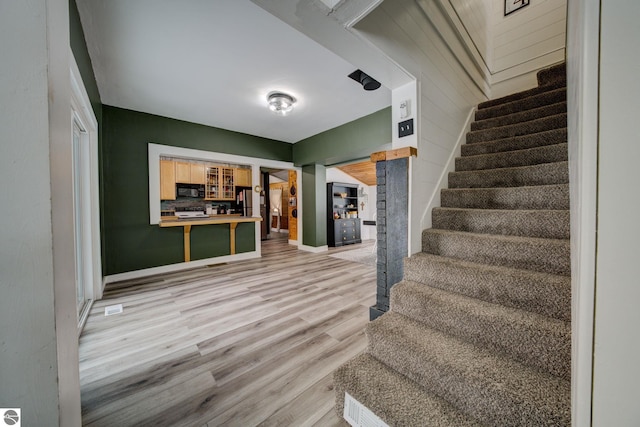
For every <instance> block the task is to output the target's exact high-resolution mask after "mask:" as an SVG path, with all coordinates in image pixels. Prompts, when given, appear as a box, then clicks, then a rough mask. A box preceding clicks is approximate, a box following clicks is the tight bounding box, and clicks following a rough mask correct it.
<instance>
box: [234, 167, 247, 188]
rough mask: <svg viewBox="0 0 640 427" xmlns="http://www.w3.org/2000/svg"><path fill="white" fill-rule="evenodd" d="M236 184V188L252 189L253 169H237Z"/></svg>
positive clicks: (235, 174)
mask: <svg viewBox="0 0 640 427" xmlns="http://www.w3.org/2000/svg"><path fill="white" fill-rule="evenodd" d="M234 184H235V185H236V187H251V169H245V168H235V169H234Z"/></svg>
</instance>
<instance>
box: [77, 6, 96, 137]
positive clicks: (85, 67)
mask: <svg viewBox="0 0 640 427" xmlns="http://www.w3.org/2000/svg"><path fill="white" fill-rule="evenodd" d="M69 37H70V43H71V51H72V52H73V57H74V58H75V59H76V63H77V64H78V70H80V75H81V76H82V82H83V83H84V87H85V89H86V90H87V95H89V101H90V102H91V107H92V108H93V113H94V114H95V115H96V119H97V120H98V128H100V124H101V123H102V102H101V101H100V92H99V91H98V84H97V83H96V76H95V75H94V74H93V66H92V65H91V58H90V57H89V51H88V50H87V42H86V40H85V38H84V31H83V30H82V23H81V22H80V14H79V13H78V7H77V6H76V2H75V0H69Z"/></svg>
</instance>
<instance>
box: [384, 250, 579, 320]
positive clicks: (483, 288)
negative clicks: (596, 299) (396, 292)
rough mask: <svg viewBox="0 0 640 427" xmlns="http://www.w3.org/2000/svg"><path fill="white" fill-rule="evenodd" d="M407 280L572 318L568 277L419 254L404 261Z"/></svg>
mask: <svg viewBox="0 0 640 427" xmlns="http://www.w3.org/2000/svg"><path fill="white" fill-rule="evenodd" d="M404 280H408V281H413V282H417V283H422V284H424V285H428V286H433V287H436V288H438V289H443V290H445V291H450V292H457V293H459V294H462V295H467V296H469V297H472V298H478V299H480V300H483V301H487V302H490V303H494V304H502V305H504V306H505V307H511V308H516V309H521V310H526V311H531V312H533V313H538V314H541V315H543V316H548V317H551V318H555V319H559V320H563V321H570V320H571V280H570V279H569V278H568V277H566V276H558V275H550V274H541V273H536V272H530V271H528V270H513V269H505V268H501V267H494V266H488V265H481V264H473V263H468V262H464V261H459V260H453V259H450V258H441V257H437V256H432V255H428V254H416V255H413V256H411V257H409V258H406V259H405V261H404ZM392 289H393V288H392Z"/></svg>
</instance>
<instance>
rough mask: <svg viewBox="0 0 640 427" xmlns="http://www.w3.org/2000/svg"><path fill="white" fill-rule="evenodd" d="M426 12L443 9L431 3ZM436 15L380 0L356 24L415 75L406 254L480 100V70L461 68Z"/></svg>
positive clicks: (403, 1)
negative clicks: (413, 152)
mask: <svg viewBox="0 0 640 427" xmlns="http://www.w3.org/2000/svg"><path fill="white" fill-rule="evenodd" d="M431 13H432V14H435V13H443V12H439V9H437V8H435V9H434V10H432V11H431ZM442 19H445V17H444V16H433V15H431V16H429V17H427V16H426V14H425V13H424V12H423V9H422V8H421V7H420V6H419V5H418V4H417V3H416V2H415V1H413V0H395V1H393V2H384V3H382V4H381V5H380V6H379V7H378V8H376V9H375V10H374V11H372V12H371V13H370V14H369V15H367V17H366V18H365V19H363V20H362V21H361V22H360V23H359V24H358V25H357V27H356V29H357V30H358V31H360V32H361V33H362V34H364V35H366V36H367V37H369V38H370V39H371V40H375V44H376V46H377V47H378V48H380V49H382V51H383V52H385V53H386V54H387V55H388V56H389V57H390V58H391V59H392V60H393V61H394V62H396V63H398V64H399V65H400V66H401V67H403V68H405V69H406V70H407V71H408V72H409V73H411V74H412V75H413V76H415V77H416V78H417V80H418V96H419V100H418V104H419V106H418V111H417V114H419V116H417V117H416V115H415V114H416V113H413V114H414V117H416V118H417V123H418V128H417V132H418V142H417V145H418V157H417V158H414V159H413V160H412V168H411V171H412V172H411V185H412V188H411V191H412V193H411V206H410V214H409V215H410V217H409V224H410V225H409V227H410V230H409V239H410V250H411V253H416V252H419V251H420V250H421V232H422V230H423V229H424V228H428V227H430V225H431V214H430V212H427V208H428V206H429V205H430V202H431V201H432V196H433V195H434V194H435V196H436V197H438V196H439V192H438V190H439V185H440V179H441V176H442V175H443V173H445V172H446V170H447V168H448V166H449V159H450V157H451V153H452V152H454V151H455V149H456V144H457V142H458V139H459V135H460V133H461V130H463V129H464V128H465V125H466V122H467V118H468V116H469V112H470V111H471V109H472V108H473V107H474V106H475V105H476V104H478V103H479V102H481V101H483V100H484V99H486V97H485V96H484V95H483V92H482V91H481V89H480V88H479V87H478V85H477V84H476V79H477V78H481V76H480V72H479V71H478V70H474V69H471V70H470V69H465V68H464V67H463V66H462V65H461V62H460V61H459V60H458V58H457V57H456V56H455V55H454V54H453V53H452V51H451V50H450V49H449V47H448V45H447V44H446V43H445V42H444V41H443V38H442V37H441V35H440V33H439V32H438V31H437V30H436V28H435V27H434V25H433V22H434V21H438V20H442ZM467 60H468V58H467ZM423 218H424V220H423Z"/></svg>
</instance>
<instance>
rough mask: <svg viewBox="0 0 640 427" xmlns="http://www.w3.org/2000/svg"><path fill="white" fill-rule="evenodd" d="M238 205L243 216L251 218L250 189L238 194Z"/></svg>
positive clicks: (251, 194) (251, 201) (251, 199)
mask: <svg viewBox="0 0 640 427" xmlns="http://www.w3.org/2000/svg"><path fill="white" fill-rule="evenodd" d="M238 198H239V199H240V200H239V201H238V204H239V205H241V206H242V215H243V216H253V193H252V191H251V189H248V190H242V191H241V192H240V193H238Z"/></svg>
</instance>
